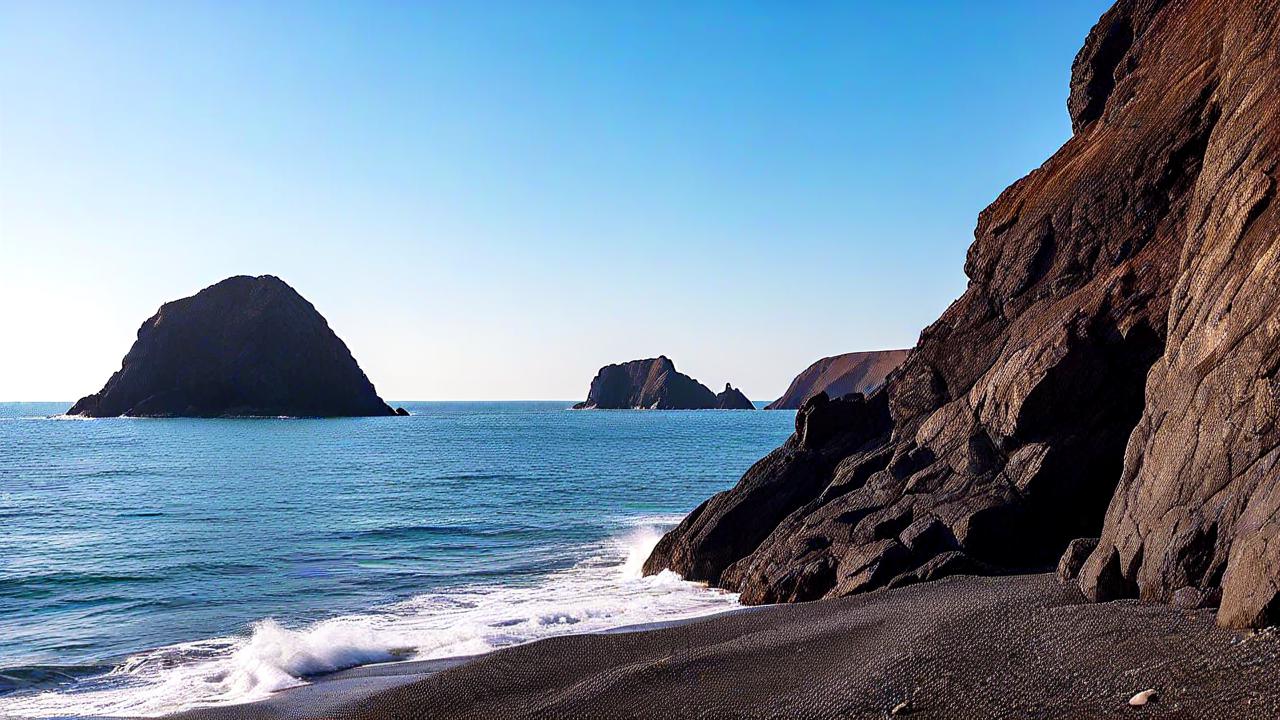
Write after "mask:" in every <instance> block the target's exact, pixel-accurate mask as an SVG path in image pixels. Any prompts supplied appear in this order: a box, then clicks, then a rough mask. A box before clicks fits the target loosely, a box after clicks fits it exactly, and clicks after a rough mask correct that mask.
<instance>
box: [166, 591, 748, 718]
mask: <svg viewBox="0 0 1280 720" xmlns="http://www.w3.org/2000/svg"><path fill="white" fill-rule="evenodd" d="M765 607H767V606H760V607H737V608H733V609H732V610H724V611H721V612H716V613H711V614H709V615H699V616H697V617H689V618H679V619H676V620H662V621H657V622H648V623H637V624H631V625H621V626H618V627H616V628H607V629H604V630H599V631H596V632H587V633H576V634H570V635H561V636H555V637H593V636H607V635H617V634H626V633H645V632H653V631H658V630H666V629H670V628H677V627H680V626H682V625H689V624H693V623H698V622H702V621H704V620H711V619H714V618H720V617H724V616H729V615H737V614H742V613H752V612H756V611H759V610H763V609H765ZM548 639H554V638H544V639H542V640H533V641H530V642H527V643H522V644H520V645H512V646H508V647H503V648H497V649H495V650H491V651H489V652H487V653H481V654H479V655H460V656H456V657H446V658H432V659H429V660H394V661H390V662H381V663H370V664H368V665H357V666H355V667H351V668H346V669H344V670H335V671H334V672H330V673H323V674H320V675H315V676H311V677H307V678H305V680H306V684H305V685H298V686H297V687H291V688H285V689H284V690H280V691H278V692H276V693H274V694H272V695H271V696H270V697H267V698H263V699H261V700H254V701H251V702H247V703H234V704H225V705H211V706H209V707H202V708H193V709H190V710H183V711H180V712H177V713H172V714H168V715H162V716H160V717H163V718H175V719H176V718H199V719H202V720H220V719H223V718H225V719H226V720H231V719H233V718H244V717H253V718H261V719H262V720H268V719H270V720H307V719H309V718H319V717H327V716H330V714H331V713H335V712H338V713H340V712H341V711H342V710H343V709H344V708H346V707H348V706H349V705H350V704H351V703H353V702H361V701H366V700H376V698H377V697H378V696H379V695H380V694H381V693H384V692H387V691H391V690H395V689H397V688H400V687H403V686H405V685H409V684H412V683H415V682H419V681H422V680H426V679H427V678H429V677H431V676H433V675H436V674H438V673H441V672H444V671H446V670H451V669H453V668H457V667H461V666H464V665H467V664H469V663H473V662H476V661H478V660H481V659H483V658H485V657H487V656H489V655H492V654H493V653H498V652H503V651H505V650H512V649H515V648H520V647H525V646H527V645H535V644H537V643H540V642H544V641H545V640H548Z"/></svg>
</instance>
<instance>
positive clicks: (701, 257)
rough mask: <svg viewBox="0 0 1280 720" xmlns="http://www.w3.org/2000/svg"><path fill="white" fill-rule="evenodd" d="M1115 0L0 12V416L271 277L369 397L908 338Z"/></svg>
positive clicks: (1031, 144) (85, 381) (941, 291)
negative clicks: (195, 305)
mask: <svg viewBox="0 0 1280 720" xmlns="http://www.w3.org/2000/svg"><path fill="white" fill-rule="evenodd" d="M1106 7H1107V3H1104V2H1094V1H1092V0H1072V1H1071V2H1059V1H1058V0H1052V1H1050V0H1044V1H1042V2H1027V1H1026V0H1007V1H1000V2H996V1H994V0H992V1H985V2H977V1H973V0H967V1H964V2H959V1H957V2H928V3H885V2H874V3H871V2H856V1H854V0H848V1H846V2H821V1H819V0H814V1H811V2H803V3H794V2H751V1H743V2H736V3H719V2H709V1H708V2H687V0H686V1H681V2H662V1H656V0H655V1H650V2H614V1H610V0H602V1H591V2H587V1H584V0H580V1H578V2H559V1H555V0H546V1H543V0H512V1H510V2H502V1H500V0H493V1H491V2H490V1H486V2H480V3H477V2H470V1H467V2H462V1H458V2H447V1H444V0H440V1H437V2H419V3H406V2H385V3H380V2H361V3H350V2H324V1H323V0H321V1H308V2H289V1H287V0H284V1H280V2H243V1H240V0H217V1H214V2H198V1H196V0H190V1H183V2H169V1H168V0H165V1H163V2H125V1H118V2H101V1H99V0H94V1H93V2H62V1H60V0H23V1H21V2H13V1H12V0H0V400H50V401H52V400H58V401H72V400H75V399H76V398H78V397H80V396H82V395H85V394H88V393H91V392H95V391H97V390H98V389H99V388H100V387H101V386H102V384H103V383H104V382H105V381H106V379H107V377H108V376H109V375H110V374H111V373H112V372H113V371H115V370H117V369H119V367H120V360H121V358H122V357H123V356H124V354H125V352H127V351H128V349H129V346H130V345H131V344H132V342H133V340H134V337H135V335H136V332H137V329H138V326H139V325H141V324H142V322H143V321H144V320H145V319H146V318H148V317H150V316H151V315H152V314H153V313H154V312H155V311H156V309H157V308H158V307H159V306H160V304H161V303H163V302H165V301H167V300H172V299H176V298H179V297H184V296H187V295H191V294H193V293H194V292H196V291H198V290H200V289H201V288H203V287H206V286H208V285H211V284H213V283H214V282H217V281H218V280H221V279H223V278H225V277H228V276H230V275H237V274H249V275H260V274H268V273H269V274H274V275H278V276H280V277H282V278H284V279H285V280H286V281H287V282H288V283H290V284H291V285H292V286H293V287H294V288H296V289H297V290H298V291H299V292H300V293H302V295H303V296H305V297H306V298H307V299H309V300H310V301H311V302H312V303H313V304H315V306H316V307H317V308H318V309H319V310H320V312H321V313H322V314H324V315H325V317H326V318H327V319H328V321H329V324H330V325H331V326H332V327H333V329H334V330H335V331H336V332H337V333H338V335H339V336H340V337H342V338H343V340H345V341H346V343H347V345H348V346H349V347H350V348H351V349H352V352H353V354H354V355H355V357H356V359H357V360H358V361H359V363H360V365H361V366H362V367H363V368H364V370H365V372H366V373H367V374H368V375H369V378H370V379H371V380H372V381H373V382H374V384H375V386H376V387H377V389H378V391H379V394H381V395H382V396H383V397H384V398H388V399H390V400H435V399H439V400H444V399H512V400H514V399H565V400H569V399H580V398H582V397H585V395H586V391H587V386H588V384H589V383H590V380H591V378H592V377H593V376H594V374H595V372H596V370H597V369H598V368H599V367H600V366H602V365H605V364H608V363H612V362H622V361H625V360H630V359H635V358H643V357H654V356H657V355H659V354H665V355H667V356H669V357H671V358H672V359H673V360H674V361H675V363H676V366H677V368H678V369H680V370H681V371H683V372H686V373H689V374H691V375H693V376H694V377H696V378H697V379H699V380H700V381H702V382H703V383H705V384H707V385H709V386H711V387H713V388H714V389H717V390H719V389H720V388H722V387H723V385H724V383H725V382H732V383H733V384H734V385H735V386H737V387H740V388H741V389H742V390H743V391H744V392H745V393H746V394H747V395H748V396H749V397H751V398H753V399H757V400H769V399H772V398H774V397H777V396H778V395H780V394H781V393H782V391H783V390H784V389H785V388H786V386H787V384H788V383H789V382H790V380H791V378H792V377H794V376H795V375H796V374H797V373H798V372H800V371H801V370H802V369H804V367H805V366H807V365H808V364H809V363H810V362H812V361H814V360H816V359H818V358H819V357H823V356H826V355H833V354H837V353H842V352H851V351H855V350H872V349H882V348H895V347H909V346H911V345H913V344H914V343H915V341H916V339H917V337H918V336H919V333H920V330H921V329H923V328H924V327H925V326H926V325H928V324H929V323H930V322H932V321H933V320H934V319H936V318H937V316H938V315H939V314H940V313H941V312H942V311H943V310H944V309H946V307H947V305H948V304H950V302H951V301H952V300H954V299H955V298H956V297H958V296H959V295H960V293H961V292H962V291H963V290H964V287H965V284H966V278H965V277H964V273H963V263H964V256H965V251H966V249H967V247H968V245H969V244H970V242H971V241H972V233H973V227H974V225H975V222H976V218H977V215H978V212H979V211H980V210H982V208H984V207H985V206H986V205H987V204H989V203H990V202H991V201H992V200H994V199H995V198H996V196H997V195H998V194H999V192H1000V191H1001V190H1002V189H1003V188H1004V187H1006V186H1007V185H1009V184H1010V183H1012V182H1013V181H1015V180H1017V179H1018V178H1019V177H1021V176H1023V175H1025V174H1026V173H1027V172H1029V171H1030V170H1032V169H1033V168H1035V167H1037V166H1038V165H1040V164H1041V163H1042V162H1043V161H1044V160H1045V159H1047V158H1048V157H1049V155H1050V154H1052V153H1053V151H1054V150H1056V149H1057V148H1058V147H1059V146H1060V145H1061V144H1062V143H1063V142H1065V141H1066V140H1067V139H1068V137H1069V136H1070V132H1071V130H1070V122H1069V119H1068V117H1067V113H1066V109H1065V104H1066V97H1067V92H1068V80H1069V78H1070V67H1071V61H1072V59H1073V58H1074V56H1075V54H1076V52H1077V51H1078V50H1079V48H1080V46H1081V44H1082V43H1083V40H1084V37H1085V35H1086V34H1087V33H1088V30H1089V28H1090V27H1091V26H1092V25H1093V23H1094V22H1096V21H1097V19H1098V16H1099V15H1101V13H1102V12H1103V11H1104V10H1105V9H1106Z"/></svg>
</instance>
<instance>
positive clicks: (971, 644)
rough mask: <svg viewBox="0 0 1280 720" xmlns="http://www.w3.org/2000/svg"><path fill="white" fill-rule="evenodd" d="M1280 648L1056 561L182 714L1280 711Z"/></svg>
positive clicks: (205, 717)
mask: <svg viewBox="0 0 1280 720" xmlns="http://www.w3.org/2000/svg"><path fill="white" fill-rule="evenodd" d="M1278 660H1280V638H1277V635H1276V634H1275V633H1274V632H1272V631H1270V630H1266V631H1242V632H1237V631H1230V630H1224V629H1221V628H1219V627H1217V626H1216V625H1215V623H1214V619H1213V611H1212V610H1195V611H1187V610H1179V609H1177V608H1173V607H1170V606H1167V605H1155V604H1148V603H1143V602H1138V601H1131V600H1128V601H1121V602H1114V603H1104V604H1090V603H1086V602H1085V601H1084V598H1083V597H1082V596H1081V595H1080V593H1079V590H1078V589H1077V588H1076V586H1075V585H1074V584H1061V583H1060V582H1059V581H1058V580H1057V578H1056V577H1055V576H1053V575H1027V576H1016V577H1004V578H978V577H956V578H951V579H947V580H942V581H939V582H934V583H928V584H923V585H917V586H913V587H907V588H901V589H896V590H889V591H877V592H873V593H869V594H865V595H859V596H855V597H850V598H845V599H840V600H830V601H821V602H814V603H807V604H795V605H779V606H771V607H766V608H761V609H758V610H753V611H749V612H740V613H730V614H726V615H720V616H716V617H713V618H709V619H705V620H702V621H697V622H692V623H687V624H681V625H677V626H673V627H666V628H662V629H656V630H645V631H638V632H626V633H613V634H601V635H578V636H568V637H560V638H553V639H549V640H543V641H540V642H535V643H531V644H528V645H523V646H520V647H515V648H510V649H506V650H501V651H497V652H494V653H491V654H488V655H484V656H481V657H479V658H477V659H474V660H472V661H469V662H464V663H462V664H459V665H456V666H452V667H448V666H447V664H446V665H443V666H442V665H440V664H431V663H399V664H394V665H386V666H374V667H370V668H364V669H359V670H356V671H349V672H346V673H338V674H336V675H333V676H330V677H329V678H328V679H324V680H321V681H318V682H316V683H315V684H314V685H311V686H308V687H306V688H299V689H297V690H292V691H287V692H284V693H281V694H280V695H278V696H277V697H274V698H272V699H271V700H269V701H266V702H262V703H256V704H253V705H241V706H231V707H224V708H218V709H210V710H202V711H195V712H189V713H185V714H183V715H181V716H179V717H183V718H188V719H189V720H213V719H215V718H232V717H234V718H273V719H276V718H341V719H342V720H354V719H356V718H361V719H363V718H883V717H888V716H891V715H892V714H893V713H894V709H895V708H897V715H898V716H909V717H920V718H1111V717H1160V718H1275V717H1280V663H1278ZM442 667H444V669H441V668H442ZM1148 689H1154V690H1156V691H1157V696H1156V699H1155V700H1153V701H1152V702H1150V703H1148V704H1147V705H1146V706H1144V707H1140V708H1139V707H1131V706H1130V705H1129V703H1128V701H1129V698H1130V697H1132V696H1133V695H1134V694H1135V693H1138V692H1140V691H1143V690H1148ZM903 703H907V705H906V706H905V707H903V706H902V704H903Z"/></svg>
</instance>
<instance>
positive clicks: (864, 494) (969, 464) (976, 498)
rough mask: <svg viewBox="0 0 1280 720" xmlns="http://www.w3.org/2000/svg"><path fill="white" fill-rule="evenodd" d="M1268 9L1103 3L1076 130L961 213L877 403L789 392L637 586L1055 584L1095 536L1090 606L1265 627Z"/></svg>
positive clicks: (1271, 244) (1276, 75) (1273, 266)
mask: <svg viewBox="0 0 1280 720" xmlns="http://www.w3.org/2000/svg"><path fill="white" fill-rule="evenodd" d="M1278 14H1280V2H1277V1H1276V0H1265V1H1264V0H1238V1H1236V2H1225V1H1217V0H1182V1H1169V2H1166V1H1164V0H1121V2H1119V3H1117V4H1116V5H1115V6H1114V7H1113V8H1112V9H1111V10H1109V11H1108V12H1107V13H1106V14H1105V15H1104V16H1103V17H1102V18H1101V20H1100V21H1099V23H1098V24H1097V26H1096V27H1094V29H1093V30H1092V32H1091V33H1090V34H1089V37H1088V39H1087V40H1086V42H1085V45H1084V48H1083V49H1082V50H1081V51H1080V53H1079V55H1078V56H1077V58H1076V60H1075V63H1074V65H1073V68H1072V77H1071V88H1070V96H1069V99H1068V103H1067V106H1068V109H1069V112H1070V115H1071V121H1072V127H1073V136H1072V137H1071V138H1070V140H1068V141H1067V143H1066V144H1065V145H1064V146H1063V147H1062V148H1061V149H1059V150H1058V151H1057V152H1056V153H1055V154H1054V155H1053V156H1052V157H1051V158H1049V159H1048V160H1047V161H1046V162H1045V163H1044V165H1042V166H1041V167H1040V168H1038V169H1036V170H1034V171H1032V172H1031V174H1029V175H1027V176H1026V177H1025V178H1023V179H1021V180H1019V181H1018V182H1016V183H1014V184H1013V185H1012V186H1011V187H1009V188H1008V189H1007V190H1005V191H1004V192H1003V193H1002V194H1001V195H1000V197H999V198H997V199H996V201H995V202H994V203H992V204H991V206H990V207H988V208H987V209H986V210H984V211H983V212H982V213H981V214H980V215H979V217H978V224H977V229H976V231H975V240H974V243H973V245H972V246H971V248H970V250H969V254H968V259H967V261H966V263H965V272H966V274H967V275H968V277H969V285H968V288H967V289H966V291H965V292H964V294H963V295H962V296H961V297H960V298H959V299H958V300H956V301H955V302H954V303H953V304H952V306H951V307H950V308H948V309H947V311H946V312H945V313H944V314H943V315H942V317H940V318H939V319H938V321H937V322H935V323H934V324H933V325H931V326H930V327H928V328H927V329H925V330H924V332H923V333H921V336H920V340H919V343H918V345H917V347H916V349H915V350H914V351H913V352H912V353H911V354H910V356H909V357H908V358H907V360H906V362H905V363H904V364H903V365H902V367H900V368H899V369H898V370H896V371H894V373H893V374H891V375H890V378H889V380H888V382H887V383H886V384H885V386H884V387H883V388H881V389H880V390H878V391H876V392H875V393H874V394H872V395H871V396H870V397H867V398H859V397H857V396H854V397H853V398H850V399H849V400H846V401H831V400H829V399H827V397H826V396H825V395H818V396H815V397H814V398H812V399H810V400H809V401H808V402H806V403H805V405H804V406H803V407H802V408H801V409H800V411H799V412H798V413H797V417H796V433H795V435H793V436H792V437H791V438H790V439H788V440H787V442H786V443H785V444H784V445H783V446H782V447H780V448H778V449H777V450H775V451H774V452H773V453H771V454H770V455H769V456H767V457H765V458H764V459H762V460H761V461H759V462H758V463H757V464H756V465H755V466H754V467H753V468H751V469H750V470H749V471H748V472H747V474H746V475H745V476H744V477H743V479H742V480H741V481H740V482H739V484H738V485H737V486H736V487H735V488H733V489H731V490H729V491H726V492H723V493H721V494H719V495H716V496H714V497H713V498H711V499H710V500H708V501H707V502H705V503H703V504H702V505H701V506H700V507H698V508H697V509H696V510H694V512H693V513H692V514H690V515H689V517H687V518H686V519H685V520H684V521H683V522H682V523H681V524H680V525H679V526H678V527H677V528H676V529H674V530H673V531H672V532H671V533H669V534H668V535H667V536H666V537H664V538H663V540H662V541H661V542H660V543H659V544H658V547H657V548H656V549H655V551H654V553H653V555H652V556H651V557H650V558H649V560H648V562H647V563H646V570H647V571H649V572H654V571H656V570H659V569H661V568H663V567H668V566H669V567H672V568H673V569H675V570H676V571H678V572H680V573H682V574H684V575H685V576H686V577H689V578H692V579H699V580H706V581H709V582H711V583H714V584H716V585H719V586H722V587H727V588H732V589H734V590H739V591H741V592H742V598H743V600H744V601H746V602H749V603H762V602H774V601H791V600H811V599H816V598H821V597H830V596H837V595H847V594H851V593H856V592H861V591H865V590H870V589H873V588H877V587H885V586H893V585H902V584H906V583H911V582H916V581H920V580H927V579H930V578H934V577H938V576H940V575H943V574H948V573H955V572H975V571H977V572H1008V571H1017V570H1024V569H1029V568H1046V567H1050V566H1052V565H1053V564H1054V563H1055V561H1056V560H1057V559H1058V556H1059V555H1061V554H1062V553H1063V552H1064V550H1065V549H1066V548H1067V546H1068V543H1070V541H1071V540H1072V539H1073V538H1077V537H1091V536H1092V537H1096V536H1099V535H1100V536H1101V540H1100V542H1098V544H1097V546H1096V548H1094V549H1093V550H1092V552H1091V553H1089V554H1088V557H1087V560H1085V561H1084V562H1083V568H1082V569H1081V570H1080V577H1079V582H1080V584H1081V586H1082V587H1083V588H1084V590H1085V591H1086V594H1088V595H1089V596H1090V597H1092V598H1094V599H1098V600H1105V599H1111V598H1120V597H1143V598H1148V599H1154V600H1171V599H1172V598H1173V596H1174V594H1175V593H1182V595H1183V596H1184V597H1185V596H1187V595H1191V594H1194V595H1195V596H1196V598H1195V600H1196V601H1198V602H1202V603H1209V604H1212V603H1215V602H1218V597H1219V595H1220V602H1221V607H1220V610H1219V615H1218V617H1219V621H1220V622H1222V623H1224V624H1228V625H1233V626H1242V625H1260V624H1266V623H1272V622H1276V621H1277V620H1280V519H1277V518H1278V517H1280V467H1278V462H1280V426H1278V425H1277V416H1278V414H1280V380H1278V379H1277V373H1278V371H1280V297H1278V296H1280V240H1278V239H1277V233H1278V232H1280V213H1278V211H1277V209H1276V207H1275V204H1274V203H1273V202H1272V200H1273V198H1274V195H1275V173H1276V170H1277V160H1280V117H1278V115H1277V113H1278V110H1280V37H1277V34H1280V32H1278V31H1280V17H1278ZM1088 548H1089V544H1088V543H1084V544H1078V545H1077V546H1075V550H1073V553H1087V552H1089V551H1088ZM1070 559H1071V558H1064V559H1063V564H1064V565H1068V564H1069V563H1068V560H1070ZM1068 574H1070V573H1068Z"/></svg>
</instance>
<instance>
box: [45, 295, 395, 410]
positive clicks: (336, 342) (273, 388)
mask: <svg viewBox="0 0 1280 720" xmlns="http://www.w3.org/2000/svg"><path fill="white" fill-rule="evenodd" d="M67 412H68V414H70V415H85V416H89V417H115V416H119V415H129V416H134V417H223V416H266V417H275V416H305V417H333V416H365V415H394V414H395V411H393V410H392V409H391V408H390V407H388V406H387V404H386V403H384V402H383V401H382V399H381V398H379V397H378V394H377V393H376V392H375V391H374V389H373V384H372V383H370V382H369V379H368V378H367V377H365V374H364V372H362V371H361V370H360V366H359V365H357V364H356V361H355V358H353V357H351V352H350V351H349V350H347V346H346V345H345V344H343V342H342V340H340V339H339V338H338V336H337V335H335V334H334V332H333V330H331V329H329V324H328V323H327V322H325V319H324V318H323V317H322V316H321V315H320V313H319V312H317V311H316V309H315V307H314V306H312V305H311V303H309V302H307V301H306V300H305V299H303V298H302V296H301V295H299V294H298V293H297V292H296V291H294V289H293V288H291V287H289V286H288V285H287V284H285V282H284V281H283V280H281V279H280V278H277V277H273V276H271V275H263V276H261V277H256V278H255V277H248V276H238V277H232V278H227V279H226V280H223V281H222V282H220V283H218V284H216V285H213V286H210V287H207V288H205V289H204V290H201V291H200V292H198V293H196V294H195V295H193V296H191V297H188V298H183V299H181V300H175V301H173V302H169V303H165V304H164V305H162V306H161V307H160V310H159V312H157V313H156V314H155V315H154V316H153V317H152V318H151V319H149V320H147V321H146V322H145V323H143V324H142V327H141V328H139V329H138V339H137V341H136V342H135V343H134V344H133V347H132V348H130V350H129V354H127V355H125V357H124V362H123V364H122V367H121V368H120V370H119V372H116V373H115V374H114V375H112V376H111V379H110V380H108V381H107V384H106V385H105V386H103V388H102V390H100V391H99V392H97V393H94V394H93V395H89V396H87V397H84V398H81V399H80V401H79V402H77V403H76V404H75V405H74V406H73V407H72V408H71V409H70V410H68V411H67Z"/></svg>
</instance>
